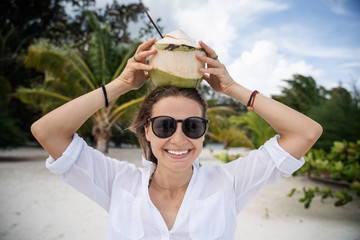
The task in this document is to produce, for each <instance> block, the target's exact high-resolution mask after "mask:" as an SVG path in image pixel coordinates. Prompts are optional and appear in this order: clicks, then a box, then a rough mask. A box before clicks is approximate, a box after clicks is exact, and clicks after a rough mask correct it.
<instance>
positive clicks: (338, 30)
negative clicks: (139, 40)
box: [97, 0, 360, 96]
mask: <svg viewBox="0 0 360 240" xmlns="http://www.w3.org/2000/svg"><path fill="white" fill-rule="evenodd" d="M111 2H112V0H97V7H105V4H106V3H111ZM118 2H119V3H124V4H127V3H131V2H138V1H131V0H118ZM143 3H144V4H145V5H146V6H147V7H148V8H149V13H150V15H151V16H152V18H153V19H156V18H159V17H160V18H161V23H160V25H161V26H163V27H164V30H163V32H162V34H163V35H164V34H166V33H169V32H172V31H174V30H176V29H181V30H183V31H184V32H185V33H187V34H188V35H189V36H190V37H191V38H193V39H194V40H202V41H204V42H205V43H206V44H208V45H209V46H211V47H212V48H213V49H214V50H215V51H216V53H217V54H218V55H219V59H220V61H221V62H222V63H224V64H225V65H226V67H227V69H228V71H229V73H230V75H231V76H232V77H233V79H234V80H235V81H237V82H238V83H240V84H242V85H243V86H244V87H246V88H249V89H251V90H255V89H256V90H258V91H260V92H261V93H262V94H264V95H267V96H271V95H273V94H279V93H280V92H281V88H282V87H284V86H286V83H285V82H284V81H283V80H284V79H291V78H292V76H293V75H294V74H301V75H304V76H311V77H313V78H314V79H315V80H316V82H317V84H318V85H321V86H324V87H325V88H327V89H331V88H333V87H337V86H339V85H341V86H342V87H345V88H347V89H348V90H350V91H351V90H352V89H353V88H352V82H354V81H356V86H357V87H358V88H360V0H301V1H299V0H171V1H170V0H143ZM134 28H135V27H134ZM154 37H156V38H157V39H159V38H160V37H159V36H156V35H155V36H154Z"/></svg>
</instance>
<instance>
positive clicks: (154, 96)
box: [130, 87, 207, 164]
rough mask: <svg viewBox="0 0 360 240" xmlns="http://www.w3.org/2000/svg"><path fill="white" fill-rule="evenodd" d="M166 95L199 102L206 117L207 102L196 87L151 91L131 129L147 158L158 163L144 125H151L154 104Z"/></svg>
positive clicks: (166, 88) (164, 88) (165, 88)
mask: <svg viewBox="0 0 360 240" xmlns="http://www.w3.org/2000/svg"><path fill="white" fill-rule="evenodd" d="M166 97H186V98H189V99H192V100H194V101H195V102H197V103H199V105H200V108H201V112H202V117H204V118H205V117H206V110H207V104H206V102H205V100H204V99H203V98H202V96H201V94H200V92H199V91H198V90H197V89H195V88H177V87H157V88H155V89H154V90H153V91H151V92H150V94H149V95H148V96H147V97H146V98H145V100H144V102H143V103H142V104H141V106H140V108H139V110H138V112H137V114H136V115H135V118H134V121H133V123H132V124H131V126H130V130H131V131H133V132H134V133H135V135H136V136H137V138H138V140H139V143H140V145H141V148H142V150H143V152H144V155H145V158H146V159H147V160H149V161H151V162H153V163H155V164H157V159H156V157H155V155H154V154H153V152H152V151H151V146H150V142H148V141H147V139H146V136H145V128H144V127H145V126H146V127H147V126H148V125H149V122H148V119H149V118H150V117H151V114H152V109H153V106H154V104H155V103H157V102H158V101H159V100H160V99H162V98H166Z"/></svg>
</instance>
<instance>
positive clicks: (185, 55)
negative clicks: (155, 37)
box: [149, 29, 206, 88]
mask: <svg viewBox="0 0 360 240" xmlns="http://www.w3.org/2000/svg"><path fill="white" fill-rule="evenodd" d="M152 48H156V49H157V53H156V54H155V55H153V56H150V57H149V64H150V65H151V66H153V67H154V70H151V71H149V75H150V78H151V80H152V82H153V83H154V84H155V85H156V86H175V87H182V88H196V87H198V86H199V85H200V82H201V81H202V79H203V76H204V75H203V74H202V73H201V72H200V71H199V69H200V68H204V67H205V64H204V63H203V62H201V61H199V60H198V59H197V58H196V55H197V54H200V55H203V56H206V54H205V51H204V50H203V49H202V48H200V45H199V44H198V43H197V42H196V41H194V40H192V39H191V38H190V37H189V36H188V35H186V33H184V32H183V31H182V30H180V29H179V30H176V31H174V32H171V33H169V34H166V35H165V36H164V37H163V38H162V39H160V40H159V41H157V42H156V43H155V44H154V45H153V46H152Z"/></svg>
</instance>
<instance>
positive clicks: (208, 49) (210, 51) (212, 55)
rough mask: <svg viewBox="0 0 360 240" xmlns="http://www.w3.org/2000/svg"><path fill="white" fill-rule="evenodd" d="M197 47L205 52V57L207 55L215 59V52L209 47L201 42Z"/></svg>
mask: <svg viewBox="0 0 360 240" xmlns="http://www.w3.org/2000/svg"><path fill="white" fill-rule="evenodd" d="M199 45H200V47H201V48H203V49H204V50H205V52H206V55H208V56H209V57H215V56H216V53H215V51H214V50H213V49H212V48H211V47H209V46H208V45H206V44H205V43H204V42H203V41H199Z"/></svg>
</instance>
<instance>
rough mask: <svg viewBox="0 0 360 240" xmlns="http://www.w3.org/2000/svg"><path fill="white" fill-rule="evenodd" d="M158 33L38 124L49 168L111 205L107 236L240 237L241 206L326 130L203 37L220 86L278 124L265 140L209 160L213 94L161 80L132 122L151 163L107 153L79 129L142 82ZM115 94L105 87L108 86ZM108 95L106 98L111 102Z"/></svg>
mask: <svg viewBox="0 0 360 240" xmlns="http://www.w3.org/2000/svg"><path fill="white" fill-rule="evenodd" d="M154 43H155V39H152V40H149V41H147V42H145V43H143V44H141V45H140V46H139V47H138V49H137V51H136V53H135V56H134V57H131V58H130V59H129V60H128V62H127V66H126V67H125V69H124V70H123V72H122V73H121V75H120V76H119V77H118V78H116V79H115V80H113V81H112V82H110V83H108V84H107V85H106V86H104V87H102V88H99V89H96V90H93V91H92V92H90V93H87V94H85V95H83V96H81V97H79V98H77V99H75V100H72V101H70V102H68V103H66V104H65V105H63V106H61V107H59V108H57V109H55V110H54V111H52V112H50V113H49V114H47V115H45V116H44V117H42V118H41V119H40V120H38V121H37V122H35V123H34V124H33V125H32V128H31V130H32V133H33V134H34V136H35V137H36V139H37V140H38V141H39V142H40V144H41V145H42V146H43V147H44V149H45V150H46V151H47V152H48V153H49V154H50V157H49V158H48V159H47V162H46V166H47V168H48V169H49V170H50V171H52V172H54V173H56V174H60V175H62V178H63V179H64V181H65V182H66V183H68V184H70V185H72V186H73V187H75V188H76V189H78V190H79V191H81V192H83V193H84V194H85V195H87V196H88V197H89V198H91V199H92V200H94V201H96V202H97V203H98V204H99V205H100V206H102V207H103V208H104V209H105V210H106V211H108V212H109V217H110V221H109V225H108V228H107V239H207V240H210V239H226V240H227V239H233V238H234V234H235V230H236V215H237V214H238V213H239V212H240V211H241V210H242V209H243V208H244V206H245V205H246V204H247V203H248V202H249V201H250V199H251V198H253V197H254V196H255V195H256V193H257V192H258V191H259V190H260V189H261V188H262V187H264V186H266V185H268V184H270V183H275V182H278V181H279V180H280V179H281V177H283V176H289V175H291V174H292V173H293V172H294V171H296V170H297V169H299V168H300V167H301V166H302V165H303V163H304V159H303V158H302V155H304V154H305V153H306V152H307V151H308V150H309V148H310V147H311V146H312V145H313V144H314V143H315V141H316V140H317V139H318V138H319V136H320V135H321V132H322V128H321V126H320V125H319V124H317V123H316V122H314V121H313V120H311V119H309V118H308V117H306V116H304V115H302V114H300V113H298V112H296V111H294V110H292V109H291V108H289V107H287V106H285V105H283V104H281V103H279V102H276V101H274V100H272V99H269V98H266V97H265V96H262V95H260V94H258V92H257V91H250V90H248V89H246V88H244V87H242V86H241V85H239V84H237V83H236V82H235V81H234V80H233V79H232V78H231V76H230V75H229V74H228V72H227V70H226V68H225V66H224V64H222V63H221V62H220V61H219V60H218V58H217V57H216V56H217V54H216V53H215V51H214V50H213V49H211V48H210V47H208V46H207V45H206V44H205V43H203V42H201V41H200V42H199V45H200V46H201V48H203V49H204V51H205V52H206V56H201V55H197V56H196V58H197V60H198V61H201V62H203V63H206V65H207V68H201V69H199V71H200V72H202V73H204V74H205V75H204V78H205V80H206V81H207V82H208V83H209V84H210V86H211V87H212V88H213V89H214V90H215V91H217V92H220V93H223V94H226V95H228V96H229V97H232V98H233V99H235V100H237V101H239V102H241V103H242V104H244V105H248V107H249V108H248V109H250V110H251V111H255V112H256V113H258V114H259V115H260V116H261V117H262V118H264V119H265V120H266V121H267V122H268V123H269V124H270V125H272V127H273V128H274V129H275V130H276V131H277V133H278V135H276V136H275V137H273V138H271V139H269V140H268V141H267V142H266V143H265V144H264V145H263V146H261V147H260V148H259V149H257V150H254V151H252V152H250V153H249V154H248V156H246V157H244V158H239V159H237V160H235V161H233V162H231V163H228V164H223V165H214V166H201V167H200V165H199V162H198V156H199V155H200V153H201V151H202V146H203V142H204V134H205V132H206V128H207V123H208V120H206V114H205V113H206V108H207V106H206V102H205V101H204V99H203V98H202V97H201V95H200V93H199V91H198V90H197V89H193V88H188V89H186V88H177V87H158V88H156V89H155V90H153V91H152V92H151V93H150V94H149V95H148V96H147V97H146V98H145V100H144V102H143V104H142V106H141V107H140V109H139V111H138V113H137V115H136V117H135V120H134V123H133V125H132V130H133V131H134V132H135V133H136V135H137V136H138V139H139V141H140V144H141V146H142V148H143V152H144V157H143V164H144V167H143V168H137V167H135V166H134V165H132V164H129V163H128V162H126V159H122V160H123V161H118V160H116V159H112V158H109V157H106V156H105V155H104V154H102V153H100V152H98V151H96V150H94V149H93V148H91V147H89V146H88V145H87V144H86V142H85V141H84V140H83V139H82V138H80V137H79V136H78V135H77V134H76V131H77V130H78V129H79V128H80V126H81V125H82V124H83V123H84V122H85V121H86V120H87V119H88V118H90V117H91V115H92V114H93V113H94V112H96V111H97V110H99V109H100V108H102V107H104V104H105V103H106V102H107V101H106V100H108V101H109V102H111V101H112V100H114V99H116V98H117V97H119V96H120V95H122V94H124V93H126V92H128V91H130V90H134V89H138V88H139V87H141V86H142V85H143V84H144V83H145V81H146V80H147V79H148V72H147V71H151V70H152V69H154V68H153V66H149V65H146V64H145V62H146V59H147V57H149V56H151V55H155V54H156V52H157V50H156V49H154V50H150V48H151V46H152V45H153V44H154ZM105 93H106V94H105ZM104 97H105V101H104Z"/></svg>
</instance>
